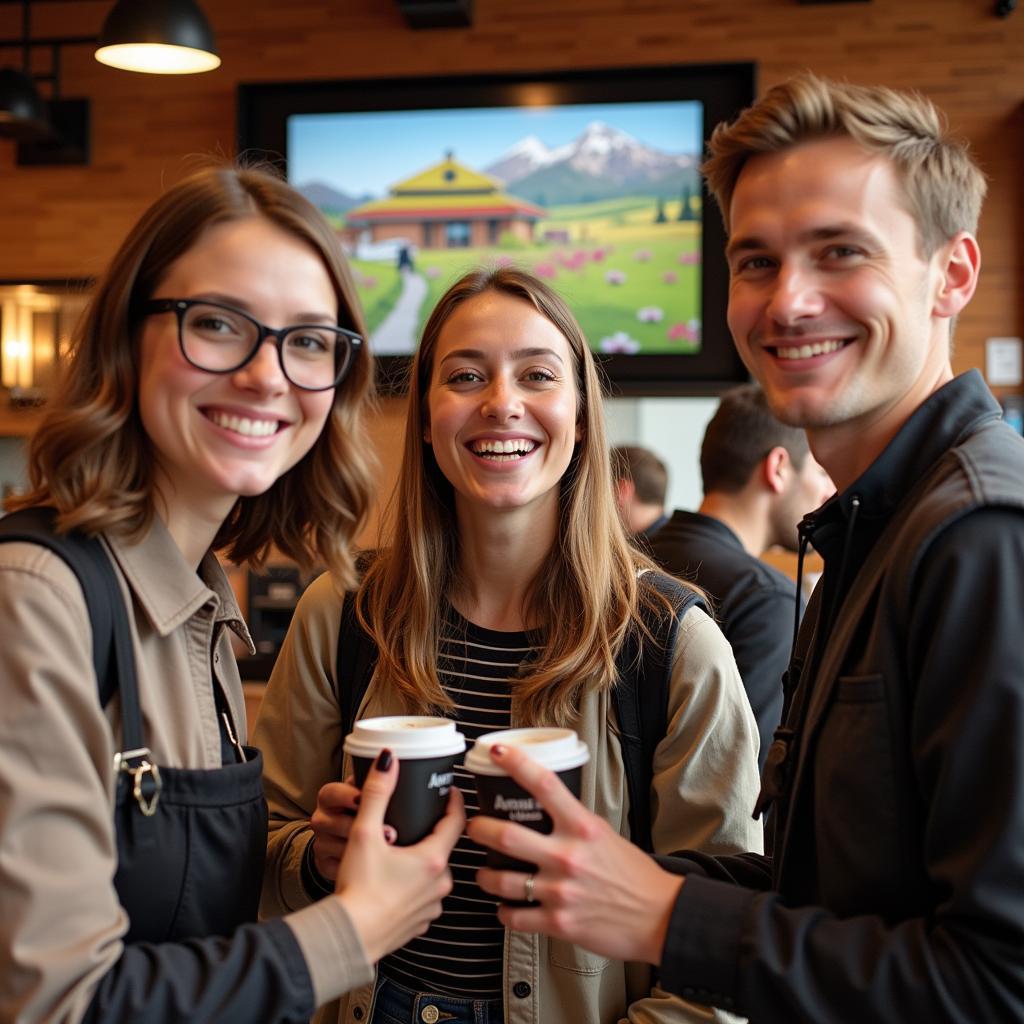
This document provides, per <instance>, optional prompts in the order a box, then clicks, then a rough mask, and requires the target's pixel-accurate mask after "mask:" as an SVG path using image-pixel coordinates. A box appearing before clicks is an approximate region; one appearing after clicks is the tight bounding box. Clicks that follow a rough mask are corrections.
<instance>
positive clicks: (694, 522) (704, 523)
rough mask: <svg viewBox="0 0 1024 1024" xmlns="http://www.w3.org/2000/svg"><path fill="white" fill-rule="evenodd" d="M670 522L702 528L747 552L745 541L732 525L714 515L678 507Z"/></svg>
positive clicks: (737, 548) (738, 549)
mask: <svg viewBox="0 0 1024 1024" xmlns="http://www.w3.org/2000/svg"><path fill="white" fill-rule="evenodd" d="M669 522H670V523H672V522H674V523H676V524H677V525H680V526H687V527H690V528H691V529H697V530H702V531H703V532H704V533H705V534H710V535H711V536H713V537H714V538H715V539H716V540H718V541H722V542H724V543H726V544H728V545H729V546H730V547H734V548H736V550H737V551H742V552H744V553H746V548H745V547H744V546H743V542H742V541H741V540H740V539H739V537H737V536H736V532H735V531H734V530H733V529H732V527H730V526H726V525H725V523H723V522H722V520H721V519H716V518H715V517H714V516H707V515H705V514H704V513H703V512H687V511H686V510H685V509H681V508H677V509H676V510H675V511H674V512H673V513H672V518H671V519H670V520H669Z"/></svg>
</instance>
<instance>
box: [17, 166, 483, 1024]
mask: <svg viewBox="0 0 1024 1024" xmlns="http://www.w3.org/2000/svg"><path fill="white" fill-rule="evenodd" d="M362 334H363V323H362V316H361V313H360V310H359V307H358V304H357V302H356V299H355V295H354V289H353V286H352V282H351V278H350V275H349V271H348V269H347V267H346V265H345V261H344V257H343V256H342V254H341V251H340V248H339V245H338V242H337V239H336V237H335V236H334V234H333V232H332V230H331V228H330V227H329V225H328V224H327V223H326V221H325V220H324V219H323V217H322V216H321V215H320V214H319V213H318V211H316V210H315V209H314V208H313V207H312V206H311V205H310V204H309V203H308V202H307V201H306V200H305V199H304V198H303V197H302V196H300V195H299V194H298V193H297V192H295V191H294V190H293V189H291V188H290V187H289V186H287V185H286V184H284V183H283V182H282V181H280V180H278V179H277V178H275V177H273V176H271V175H269V174H266V173H262V172H259V171H255V170H232V169H220V170H208V171H204V172H202V173H199V174H197V175H195V176H193V177H191V178H189V179H187V180H186V181H184V182H183V183H181V184H180V185H178V186H177V187H175V188H173V189H171V190H170V191H169V192H168V193H167V194H165V195H164V196H163V197H162V198H161V199H159V200H158V201H157V202H156V203H154V204H153V206H152V207H151V208H150V209H149V210H148V211H147V212H146V213H145V214H143V216H142V218H141V220H140V221H139V222H138V224H137V225H136V226H135V227H134V229H133V230H132V231H131V232H130V234H129V235H128V237H127V239H126V240H125V242H124V243H123V244H122V246H121V247H120V249H119V250H118V252H117V254H116V255H115V256H114V258H113V261H112V263H111V265H110V268H109V270H108V272H107V274H106V275H105V277H104V278H103V280H102V281H101V282H100V283H99V285H98V287H97V289H96V291H95V294H94V296H93V299H92V302H91V304H90V307H89V309H88V312H87V313H86V315H85V317H84V319H83V322H82V323H81V325H80V327H79V330H78V332H77V336H76V340H75V343H74V346H73V351H72V353H71V356H70V359H69V362H68V365H67V372H66V373H65V375H64V377H63V381H62V384H61V386H60V388H59V390H58V392H57V393H56V394H55V395H54V397H53V398H52V399H51V401H50V404H49V407H48V409H47V412H46V414H45V418H44V421H43V423H42V424H41V426H40V427H39V429H38V431H37V433H36V434H35V436H34V437H33V439H32V441H31V445H30V451H29V467H30V478H31V487H30V490H29V492H28V494H27V495H25V496H24V497H22V498H19V499H18V501H17V502H16V503H15V504H16V505H17V507H18V508H19V509H21V510H22V511H21V512H17V513H15V515H12V516H10V517H9V518H8V519H7V520H6V521H5V524H4V525H5V526H6V527H10V524H11V523H20V522H24V521H26V517H29V518H32V517H33V516H35V517H38V513H37V512H36V511H35V510H38V509H39V508H43V507H45V508H47V509H50V510H52V512H51V513H50V515H51V516H52V520H50V521H52V529H53V531H54V532H55V533H56V534H58V535H62V534H68V533H69V532H70V534H71V535H72V536H74V537H78V538H81V537H83V536H85V537H94V538H99V546H98V547H97V546H96V545H94V548H95V549H96V550H97V551H98V552H99V556H100V558H101V560H104V561H102V562H101V564H103V565H104V566H106V569H105V573H106V575H107V576H109V577H110V578H111V579H112V580H113V581H114V585H113V588H112V591H111V599H110V602H108V604H109V605H110V608H108V611H110V610H111V609H113V612H114V618H117V608H118V607H120V605H121V604H123V606H124V607H123V610H124V611H125V612H126V613H127V616H126V619H125V623H126V631H127V636H128V642H127V648H126V649H127V655H126V656H125V658H122V653H123V650H122V649H118V650H117V651H115V652H114V653H112V658H114V659H115V660H116V663H117V673H116V675H115V676H113V677H111V676H109V675H103V677H102V678H101V677H100V672H101V670H100V669H99V668H98V667H97V664H98V663H97V660H96V656H97V654H98V653H101V652H98V651H94V649H93V646H94V642H95V644H96V645H97V647H99V646H102V645H104V644H105V643H108V642H109V636H106V635H104V634H102V633H98V632H97V627H96V625H95V623H94V621H93V616H94V613H95V612H97V608H96V607H94V606H93V605H91V604H87V602H86V599H85V593H86V589H87V588H86V585H85V582H84V580H83V582H82V583H79V577H77V576H76V574H75V572H74V571H73V570H72V567H71V564H70V563H69V562H68V561H66V560H63V559H62V558H61V557H59V556H58V555H57V554H55V553H54V552H53V551H52V550H51V549H50V548H49V547H48V546H46V545H44V544H43V543H42V542H40V543H33V542H29V541H26V540H24V539H22V540H11V539H9V540H8V542H6V543H3V544H0V616H2V619H3V622H4V636H5V639H4V643H3V645H0V679H2V680H3V688H4V701H3V711H2V712H0V793H2V799H0V849H2V851H3V852H2V855H0V1020H4V1021H42V1020H46V1021H79V1020H88V1021H97V1022H103V1024H111V1022H119V1021H129V1020H130V1021H146V1022H147V1024H161V1022H164V1021H189V1022H203V1021H209V1022H214V1021H216V1022H218V1024H220V1022H232V1021H237V1022H245V1024H248V1022H252V1021H261V1022H271V1021H300V1020H306V1019H308V1017H309V1016H310V1014H311V1013H313V1011H314V1010H315V1008H316V1006H317V1005H318V1004H321V1003H324V1002H326V1001H328V1000H330V999H333V998H335V997H337V996H338V995H339V994H340V993H342V992H344V991H345V990H347V989H349V988H351V987H353V986H355V985H357V984H361V983H364V982H365V981H366V980H367V979H368V978H369V977H371V976H372V968H371V962H372V961H373V960H376V959H377V958H379V957H380V956H382V955H384V954H385V953H387V952H389V951H390V950H391V949H393V948H395V947H397V946H400V945H402V944H403V943H404V942H405V941H406V940H407V939H408V938H410V937H411V936H412V935H414V934H416V933H417V932H419V931H421V930H422V929H423V928H425V927H426V925H427V923H428V922H429V920H430V919H431V918H432V917H433V916H435V915H436V914H437V913H438V912H439V910H440V899H441V897H442V895H443V894H444V893H445V892H447V890H448V888H449V886H450V880H449V877H448V874H447V870H446V868H445V866H444V865H445V862H446V860H447V855H448V851H449V849H450V847H451V846H452V844H453V843H454V841H455V839H456V837H457V835H458V834H459V832H460V831H461V827H462V822H463V816H462V812H461V809H460V808H459V805H458V800H457V798H456V799H454V800H453V802H452V805H451V807H450V810H449V813H448V815H447V816H446V817H445V818H444V819H443V821H442V822H441V824H440V825H439V826H438V828H437V830H436V831H435V833H434V834H433V835H431V836H429V837H428V838H427V839H425V840H424V841H423V842H422V843H421V844H419V845H418V846H414V847H409V848H406V849H397V848H392V847H391V846H389V845H388V843H387V842H386V840H385V835H384V825H383V809H384V806H385V805H386V802H387V797H388V795H389V793H390V790H391V788H392V786H393V784H394V778H395V774H396V767H395V765H394V763H393V762H392V759H391V758H390V757H384V756H383V755H382V759H381V762H382V763H379V764H378V768H379V769H380V770H378V771H374V772H371V774H370V779H369V783H368V786H367V787H366V788H365V789H364V796H363V807H362V810H361V811H360V813H359V815H358V816H357V817H356V818H355V819H354V821H355V824H354V825H353V830H352V839H351V841H350V843H349V849H348V856H346V858H345V861H344V863H343V864H342V866H341V868H340V870H339V872H338V876H337V886H336V890H335V891H334V892H333V893H332V894H331V895H330V896H329V897H328V898H327V899H325V900H323V901H321V902H320V903H318V904H317V905H316V906H314V907H309V908H307V909H305V910H301V911H298V912H296V913H294V914H289V915H287V916H285V917H284V918H282V919H280V920H277V921H273V922H268V923H266V924H257V923H255V918H256V907H257V903H258V897H259V888H260V884H261V876H262V867H263V858H264V852H265V848H266V805H265V802H264V800H263V795H262V788H261V780H260V775H261V766H262V762H261V758H260V755H259V753H258V752H257V751H256V750H255V749H253V748H251V747H248V746H246V745H245V740H246V735H245V732H246V729H245V714H244V704H243V699H242V689H241V684H240V681H239V677H238V671H237V668H236V666H235V663H234V658H233V655H232V651H231V645H230V643H229V637H230V636H231V635H232V634H234V635H235V636H236V637H238V638H239V639H240V640H241V641H242V643H243V644H245V645H248V646H249V647H250V648H251V646H252V645H251V641H250V638H249V635H248V632H247V631H246V628H245V626H244V624H243V623H242V621H241V618H240V615H239V612H238V608H237V605H236V603H235V599H234V596H233V595H232V591H231V588H230V586H229V584H228V582H227V580H226V578H225V576H224V573H223V572H222V570H221V568H220V566H219V564H218V562H217V559H216V558H215V556H214V552H215V551H218V550H221V549H223V550H224V551H226V553H227V554H228V556H229V557H230V558H231V559H233V560H234V561H238V562H244V561H247V560H248V561H252V562H255V563H257V564H258V563H259V562H261V561H262V560H263V559H264V558H265V556H266V555H267V553H268V551H269V550H270V549H271V547H275V548H277V549H278V550H280V551H282V552H283V553H285V554H286V555H288V556H290V557H291V558H293V559H295V561H297V562H298V563H299V564H300V565H304V566H309V565H311V564H313V563H320V564H326V565H327V566H329V567H330V568H331V570H332V572H333V573H334V574H335V575H336V576H337V578H338V579H340V580H343V581H347V582H348V583H349V584H351V583H352V582H353V581H354V570H353V562H352V556H351V554H350V551H349V544H350V542H351V540H352V538H353V535H354V534H355V532H356V530H357V528H358V527H359V526H360V524H361V523H362V522H363V518H364V513H365V510H366V507H367V501H368V495H369V485H370V478H369V472H368V466H367V456H366V447H367V442H366V438H365V434H364V431H363V426H362V418H363V415H364V412H365V410H366V406H367V402H368V392H369V389H370V387H371V383H372V363H371V359H370V355H369V353H368V351H367V349H366V347H365V345H363V344H362V341H361V337H362ZM14 532H15V533H17V528H16V529H15V531H14ZM115 606H116V607H115ZM115 635H116V634H115ZM115 646H116V645H115ZM125 664H127V665H128V666H129V667H128V668H127V669H125V668H124V665H125ZM111 678H113V679H114V680H115V683H116V690H115V691H114V692H110V682H111Z"/></svg>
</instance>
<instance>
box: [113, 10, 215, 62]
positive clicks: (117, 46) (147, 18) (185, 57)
mask: <svg viewBox="0 0 1024 1024" xmlns="http://www.w3.org/2000/svg"><path fill="white" fill-rule="evenodd" d="M96 59H97V60H98V61H99V62H100V63H101V64H107V65H109V66H110V67H114V68H121V69H122V70H124V71H140V72H143V73H146V74H152V75H193V74H197V73H198V72H201V71H212V70H213V69H214V68H217V67H220V57H219V56H218V54H217V45H216V43H215V42H214V39H213V30H212V29H211V28H210V23H209V22H208V21H207V20H206V15H204V14H203V12H202V11H201V10H200V9H199V7H198V6H197V5H196V4H195V3H194V2H193V0H118V2H117V3H116V4H115V5H114V8H113V10H112V11H111V12H110V14H108V15H107V19H106V21H104V23H103V28H101V29H100V35H99V39H98V40H97V49H96Z"/></svg>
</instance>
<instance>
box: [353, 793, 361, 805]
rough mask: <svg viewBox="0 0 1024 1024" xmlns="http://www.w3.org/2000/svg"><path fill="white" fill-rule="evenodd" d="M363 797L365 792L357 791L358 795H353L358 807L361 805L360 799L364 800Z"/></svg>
mask: <svg viewBox="0 0 1024 1024" xmlns="http://www.w3.org/2000/svg"><path fill="white" fill-rule="evenodd" d="M362 799H363V794H362V793H356V795H355V796H354V797H352V803H354V804H355V805H356V807H358V806H359V801H360V800H362Z"/></svg>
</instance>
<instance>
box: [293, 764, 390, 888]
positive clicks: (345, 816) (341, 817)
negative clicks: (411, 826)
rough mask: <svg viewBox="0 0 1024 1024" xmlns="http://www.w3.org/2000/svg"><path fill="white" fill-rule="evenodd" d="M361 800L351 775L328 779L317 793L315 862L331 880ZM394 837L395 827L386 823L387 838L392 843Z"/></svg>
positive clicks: (312, 820)
mask: <svg viewBox="0 0 1024 1024" xmlns="http://www.w3.org/2000/svg"><path fill="white" fill-rule="evenodd" d="M359 799H360V796H359V790H358V788H357V787H356V785H355V779H354V777H353V776H351V775H350V776H349V777H348V778H347V779H346V780H345V781H344V782H328V783H327V784H326V785H324V786H321V787H320V792H319V793H317V796H316V810H315V811H314V812H313V816H312V817H311V818H310V819H309V823H310V825H311V826H312V829H313V863H314V864H315V865H316V869H317V871H318V872H319V873H320V874H321V875H322V876H323V877H324V878H326V879H330V880H331V882H332V883H333V881H334V878H335V876H336V875H337V874H338V865H339V864H340V863H341V858H342V857H343V856H344V855H345V843H346V842H347V841H348V834H349V831H350V830H351V828H352V820H353V818H354V817H355V813H356V810H357V809H358V808H359ZM395 837H396V833H395V830H394V829H393V828H392V827H391V826H390V825H385V826H384V839H385V840H386V841H387V842H388V843H393V842H394V841H395Z"/></svg>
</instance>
